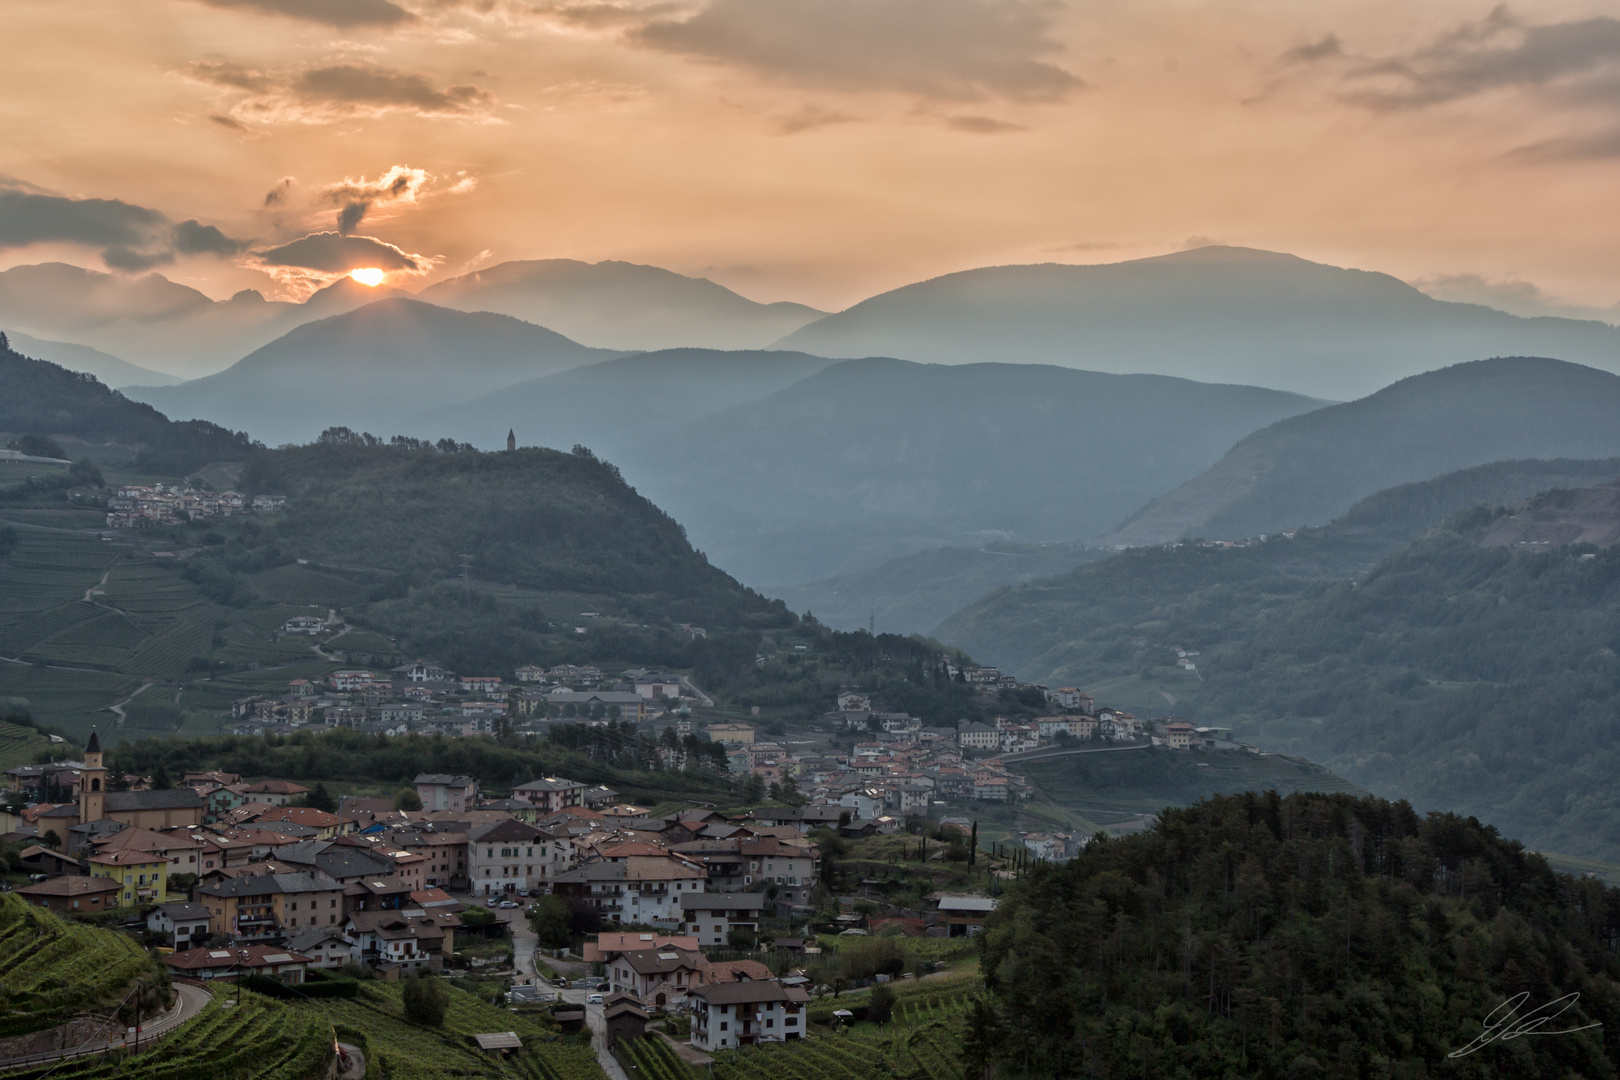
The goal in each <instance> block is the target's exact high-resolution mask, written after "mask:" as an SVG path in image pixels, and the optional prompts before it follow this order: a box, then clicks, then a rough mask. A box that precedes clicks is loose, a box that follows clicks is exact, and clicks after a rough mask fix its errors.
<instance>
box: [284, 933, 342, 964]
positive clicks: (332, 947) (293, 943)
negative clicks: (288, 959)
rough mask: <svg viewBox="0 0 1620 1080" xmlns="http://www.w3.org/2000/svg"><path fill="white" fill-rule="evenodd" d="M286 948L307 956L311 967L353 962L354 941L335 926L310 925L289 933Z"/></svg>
mask: <svg viewBox="0 0 1620 1080" xmlns="http://www.w3.org/2000/svg"><path fill="white" fill-rule="evenodd" d="M287 949H288V950H289V951H291V952H295V953H299V954H301V955H303V956H307V957H309V966H310V967H312V968H326V969H328V970H330V969H333V968H340V967H342V966H343V965H344V964H349V963H353V962H354V942H353V941H351V940H349V938H348V936H347V935H345V934H344V933H343V930H342V928H341V927H336V926H312V927H309V928H308V929H306V930H300V931H298V933H296V934H289V935H288V937H287Z"/></svg>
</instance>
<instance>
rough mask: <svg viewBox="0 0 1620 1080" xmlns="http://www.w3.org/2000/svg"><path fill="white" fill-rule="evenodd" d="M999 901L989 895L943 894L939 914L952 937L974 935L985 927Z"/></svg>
mask: <svg viewBox="0 0 1620 1080" xmlns="http://www.w3.org/2000/svg"><path fill="white" fill-rule="evenodd" d="M996 903H997V901H996V900H994V899H992V898H991V897H988V896H942V897H940V899H939V907H938V909H937V910H938V911H939V915H940V918H941V919H942V920H943V921H944V923H945V925H946V927H948V930H947V931H946V933H947V935H948V936H950V937H974V936H976V935H977V934H978V933H979V932H980V931H981V930H983V929H984V920H985V919H986V918H988V917H989V915H990V913H991V912H992V911H994V910H996Z"/></svg>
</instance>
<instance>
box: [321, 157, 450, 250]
mask: <svg viewBox="0 0 1620 1080" xmlns="http://www.w3.org/2000/svg"><path fill="white" fill-rule="evenodd" d="M429 179H430V177H429V176H428V174H427V170H426V169H413V168H411V167H410V166H408V165H395V166H392V167H391V168H390V169H389V170H388V171H387V172H385V173H383V174H382V175H381V176H379V177H377V179H375V180H367V179H366V178H365V177H363V176H362V177H361V178H360V179H358V180H349V179H344V180H342V181H340V182H339V183H336V184H328V185H327V186H326V187H324V188H322V189H321V200H322V201H323V202H326V203H330V204H332V205H334V206H337V207H338V208H339V209H338V232H340V233H344V234H345V235H346V234H348V233H351V232H353V231H354V229H355V226H357V225H359V224H360V222H361V221H362V220H363V219H364V218H365V216H366V215H367V214H368V213H370V212H371V208H372V207H373V206H376V205H378V204H387V203H414V202H415V201H416V195H417V193H418V192H420V191H421V190H422V188H423V187H424V186H426V184H427V182H428V180H429Z"/></svg>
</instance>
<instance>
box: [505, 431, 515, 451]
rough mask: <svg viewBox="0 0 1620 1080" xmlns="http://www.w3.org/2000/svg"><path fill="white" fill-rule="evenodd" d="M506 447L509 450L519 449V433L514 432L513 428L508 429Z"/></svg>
mask: <svg viewBox="0 0 1620 1080" xmlns="http://www.w3.org/2000/svg"><path fill="white" fill-rule="evenodd" d="M506 448H507V449H508V450H516V449H517V435H516V434H514V433H513V431H512V429H511V428H507V429H506Z"/></svg>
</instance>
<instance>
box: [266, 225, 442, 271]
mask: <svg viewBox="0 0 1620 1080" xmlns="http://www.w3.org/2000/svg"><path fill="white" fill-rule="evenodd" d="M255 255H256V257H257V259H258V261H259V263H260V264H261V265H263V266H266V267H287V268H291V269H298V270H312V271H314V272H316V273H318V274H347V273H348V272H349V271H350V270H355V269H358V268H360V267H365V266H375V267H378V268H380V269H383V270H388V271H400V270H403V271H407V272H410V273H420V272H421V271H423V270H426V269H429V268H430V267H431V266H432V265H433V260H432V259H429V258H427V257H426V256H423V255H410V254H407V253H406V252H404V251H402V250H400V249H399V248H397V247H395V246H394V245H393V244H388V243H384V242H383V241H381V240H378V239H377V238H376V237H372V236H344V235H342V234H341V233H335V232H319V233H311V234H310V235H308V236H302V237H299V238H298V239H297V240H294V241H293V242H292V243H290V244H282V245H281V246H280V247H274V248H271V249H269V250H268V251H260V252H256V253H255Z"/></svg>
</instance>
